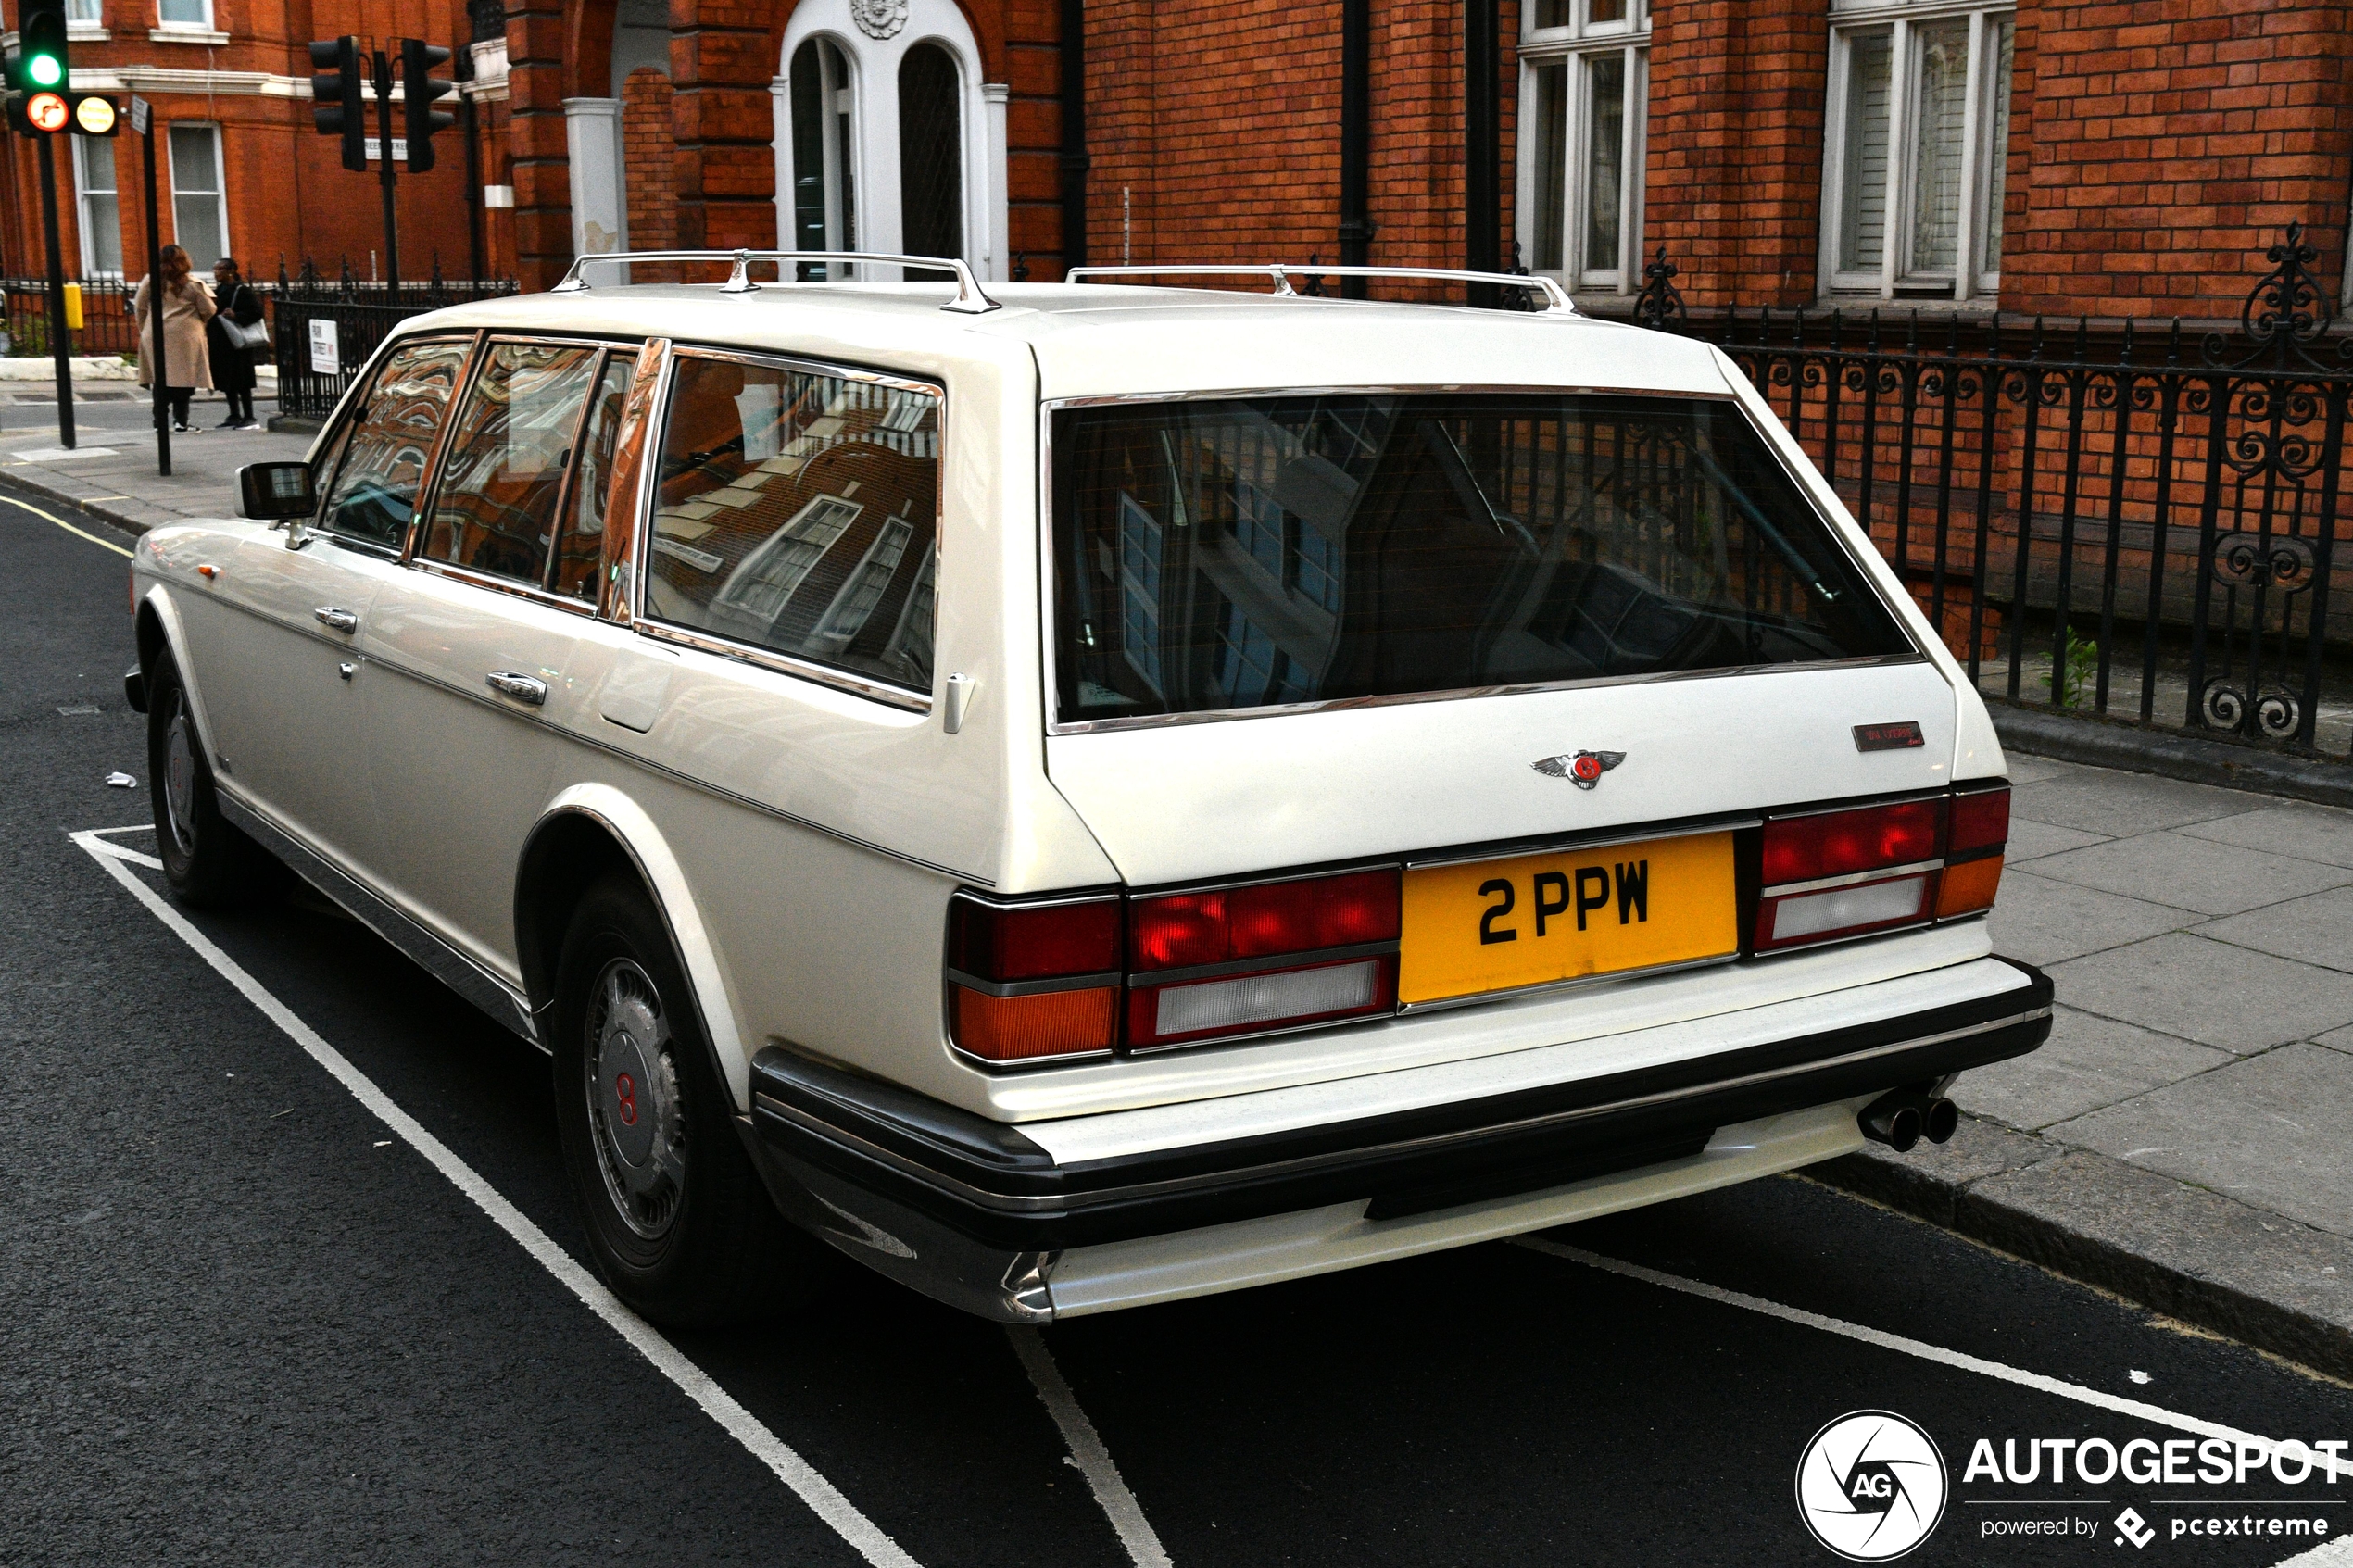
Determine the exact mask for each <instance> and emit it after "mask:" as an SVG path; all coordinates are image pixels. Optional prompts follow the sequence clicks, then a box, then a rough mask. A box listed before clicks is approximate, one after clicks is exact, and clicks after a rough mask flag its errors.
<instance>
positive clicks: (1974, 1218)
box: [1805, 1116, 2353, 1379]
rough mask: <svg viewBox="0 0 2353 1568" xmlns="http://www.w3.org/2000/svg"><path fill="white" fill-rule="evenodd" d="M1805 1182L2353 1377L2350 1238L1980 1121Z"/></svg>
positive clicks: (1846, 1159) (1845, 1162)
mask: <svg viewBox="0 0 2353 1568" xmlns="http://www.w3.org/2000/svg"><path fill="white" fill-rule="evenodd" d="M1805 1173H1806V1174H1807V1175H1810V1176H1813V1177H1815V1178H1817V1179H1818V1180H1820V1181H1822V1182H1824V1183H1826V1184H1828V1185H1831V1186H1834V1187H1838V1188H1841V1189H1843V1190H1844V1191H1847V1192H1851V1193H1854V1194H1856V1196H1858V1197H1863V1198H1871V1199H1874V1200H1876V1201H1878V1202H1881V1203H1884V1204H1886V1205H1887V1206H1888V1207H1889V1208H1891V1209H1895V1210H1900V1211H1902V1212H1904V1213H1906V1214H1910V1215H1912V1216H1914V1217H1915V1218H1918V1219H1921V1220H1926V1221H1928V1222H1929V1223H1931V1224H1935V1225H1939V1226H1942V1227H1943V1228H1944V1229H1946V1230H1950V1231H1954V1232H1957V1234H1959V1235H1961V1236H1968V1237H1969V1238H1970V1239H1971V1240H1975V1241H1981V1242H1983V1243H1985V1244H1986V1245H1987V1246H1990V1247H1994V1248H1998V1249H2000V1250H2001V1251H2004V1252H2007V1253H2010V1254H2012V1255H2013V1256H2015V1257H2019V1258H2023V1259H2025V1260H2026V1261H2029V1262H2032V1263H2037V1264H2040V1265H2042V1266H2043V1267H2045V1268H2047V1269H2049V1270H2050V1271H2052V1272H2053V1273H2058V1274H2063V1275H2065V1276H2066V1277H2068V1278H2070V1279H2073V1280H2079V1281H2081V1282H2082V1283H2083V1284H2086V1285H2092V1286H2099V1287H2101V1288H2103V1289H2106V1290H2111V1291H2114V1292H2115V1293H2116V1294H2118V1295H2120V1296H2122V1297H2126V1298H2129V1299H2131V1300H2133V1301H2137V1302H2139V1303H2140V1304H2142V1305H2143V1306H2145V1307H2148V1308H2151V1309H2153V1310H2154V1311H2159V1312H2163V1313H2165V1314H2166V1315H2167V1316H2169V1317H2173V1318H2178V1319H2180V1320H2181V1321H2183V1323H2192V1324H2195V1325H2196V1326H2197V1327H2199V1328H2205V1329H2210V1330H2212V1331H2213V1332H2215V1333H2217V1334H2221V1335H2225V1336H2229V1337H2231V1338H2233V1339H2235V1340H2238V1341H2240V1342H2241V1343H2243V1344H2246V1345H2252V1346H2254V1347H2256V1348H2258V1349H2262V1350H2269V1351H2271V1353H2273V1354H2274V1355H2278V1356H2283V1357H2285V1358H2286V1359H2287V1360H2289V1361H2296V1362H2299V1363H2301V1364H2302V1365H2304V1366H2307V1367H2310V1368H2312V1369H2313V1370H2315V1371H2317V1372H2321V1373H2325V1374H2328V1375H2330V1376H2333V1377H2338V1378H2346V1379H2353V1239H2348V1238H2347V1237H2344V1236H2334V1235H2332V1234H2331V1233H2329V1232H2327V1231H2322V1230H2315V1229H2313V1228H2312V1227H2311V1226H2309V1225H2304V1224H2299V1223H2296V1221H2293V1220H2289V1219H2286V1218H2284V1217H2283V1216H2280V1215H2274V1214H2267V1213H2265V1212H2264V1211H2262V1210H2257V1209H2251V1208H2249V1207H2247V1206H2246V1204H2243V1203H2240V1202H2238V1201H2236V1200H2235V1199H2233V1198H2224V1197H2222V1196H2221V1195H2220V1194H2218V1193H2213V1192H2208V1191H2207V1190H2205V1189H2203V1188H2200V1187H2194V1186H2190V1185H2186V1184H2184V1183H2182V1182H2177V1181H2175V1180H2173V1179H2172V1178H2171V1177H2170V1176H2162V1175H2158V1174H2157V1173H2154V1172H2150V1171H2144V1170H2141V1169H2140V1168H2139V1167H2137V1166H2133V1165H2128V1164H2126V1163H2125V1162H2124V1161H2122V1160H2112V1159H2109V1158H2108V1156H2106V1155H2102V1154H2095V1153H2092V1152H2090V1151H2088V1150H2085V1149H2079V1148H2070V1147H2069V1146H2067V1145H2064V1144H2060V1143H2056V1142H2054V1141H2052V1140H2050V1139H2047V1138H2041V1137H2035V1136H2032V1135H2027V1134H2023V1133H2016V1132H2012V1131H2010V1130H2009V1129H2008V1128H2007V1127H2004V1126H2001V1125H2000V1124H1999V1123H1993V1122H1987V1121H1984V1120H1982V1119H1980V1118H1977V1117H1974V1116H1964V1117H1962V1118H1961V1126H1960V1131H1959V1132H1958V1133H1957V1134H1956V1135H1955V1136H1954V1139H1953V1141H1952V1142H1951V1143H1949V1144H1946V1145H1945V1146H1944V1147H1943V1148H1935V1147H1933V1146H1931V1145H1925V1144H1924V1145H1922V1146H1920V1147H1919V1148H1917V1149H1915V1150H1914V1151H1913V1152H1912V1153H1910V1154H1908V1155H1903V1154H1896V1153H1894V1151H1893V1150H1889V1149H1883V1148H1876V1147H1874V1148H1869V1149H1867V1150H1865V1151H1863V1152H1862V1153H1859V1154H1849V1155H1843V1156H1841V1157H1840V1158H1838V1159H1836V1160H1827V1161H1825V1162H1823V1163H1822V1164H1819V1165H1815V1166H1812V1167H1809V1168H1808V1169H1807V1170H1806V1172H1805Z"/></svg>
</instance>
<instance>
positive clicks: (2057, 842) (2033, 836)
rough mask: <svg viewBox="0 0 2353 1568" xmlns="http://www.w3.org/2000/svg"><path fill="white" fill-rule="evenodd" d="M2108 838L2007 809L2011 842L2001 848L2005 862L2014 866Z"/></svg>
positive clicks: (2100, 842) (2104, 842)
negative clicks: (2035, 818) (2024, 861)
mask: <svg viewBox="0 0 2353 1568" xmlns="http://www.w3.org/2000/svg"><path fill="white" fill-rule="evenodd" d="M2107 842H2108V840H2107V839H2106V838H2105V837H2103V836H2102V835H2101V834H2096V833H2085V832H2083V831H2082V830H2081V829H2080V828H2063V827H2059V826H2057V825H2055V824H2053V823H2050V822H2036V821H2034V820H2033V819H2032V818H2031V817H2021V816H2020V815H2019V814H2018V813H2017V812H2016V811H2015V810H2013V811H2012V812H2011V813H2010V842H2009V847H2007V849H2005V850H2004V851H2003V854H2004V856H2005V858H2006V859H2007V861H2008V863H2009V864H2011V865H2013V866H2015V865H2017V864H2019V863H2020V861H2022V860H2032V859H2040V858H2041V857H2042V856H2045V855H2056V854H2057V853H2058V852H2059V851H2060V850H2062V849H2081V848H2082V847H2084V846H2085V845H2087V844H2106V843H2107Z"/></svg>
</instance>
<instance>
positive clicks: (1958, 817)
mask: <svg viewBox="0 0 2353 1568" xmlns="http://www.w3.org/2000/svg"><path fill="white" fill-rule="evenodd" d="M1950 836H1951V843H1950V844H1948V845H1947V846H1946V847H1945V850H1944V854H1945V858H1946V859H1954V860H1958V859H1964V858H1965V857H1968V856H1969V855H1972V854H1982V853H1986V852H1988V851H1992V850H1998V849H2000V848H2001V847H2003V846H2004V845H2006V844H2007V843H2008V842H2009V839H2010V786H2009V785H2007V784H2001V785H1998V786H1996V787H1995V788H1993V789H1981V790H1973V791H1971V792H1970V793H1969V794H1967V795H1956V796H1954V797H1953V828H1952V833H1951V835H1950Z"/></svg>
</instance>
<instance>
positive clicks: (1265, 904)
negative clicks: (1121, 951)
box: [1127, 871, 1399, 970]
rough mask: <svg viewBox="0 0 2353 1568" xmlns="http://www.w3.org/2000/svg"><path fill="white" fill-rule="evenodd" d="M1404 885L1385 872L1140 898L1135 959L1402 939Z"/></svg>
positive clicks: (1179, 962) (1131, 952)
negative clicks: (1400, 893)
mask: <svg viewBox="0 0 2353 1568" xmlns="http://www.w3.org/2000/svg"><path fill="white" fill-rule="evenodd" d="M1397 889H1398V882H1397V872H1394V871H1378V872H1350V873H1348V874H1346V875H1342V876H1321V877H1310V878H1308V879H1306V880H1305V881H1302V882H1272V883H1265V884H1261V885H1259V886H1256V887H1236V888H1228V889H1226V890H1223V891H1220V892H1215V893H1172V894H1167V895H1164V896H1163V897H1158V898H1139V899H1137V900H1136V901H1135V903H1134V904H1133V905H1132V906H1131V908H1130V910H1129V915H1128V926H1127V930H1128V938H1127V947H1128V957H1129V961H1130V964H1131V966H1132V967H1133V968H1135V969H1138V970H1161V969H1190V968H1193V967H1195V966H1197V965H1200V964H1213V963H1230V962H1232V961H1234V960H1238V959H1257V958H1266V957H1270V956H1272V955H1276V954H1281V953H1312V952H1315V951H1318V950H1320V949H1323V948H1327V947H1359V946H1362V945H1363V944H1365V943H1367V942H1394V941H1396V940H1397V924H1398V919H1399V914H1398V910H1399V904H1398V892H1397Z"/></svg>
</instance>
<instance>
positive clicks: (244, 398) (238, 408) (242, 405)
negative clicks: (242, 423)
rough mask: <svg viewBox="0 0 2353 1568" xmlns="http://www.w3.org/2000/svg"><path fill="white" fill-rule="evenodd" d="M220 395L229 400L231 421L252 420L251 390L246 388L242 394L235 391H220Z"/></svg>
mask: <svg viewBox="0 0 2353 1568" xmlns="http://www.w3.org/2000/svg"><path fill="white" fill-rule="evenodd" d="M220 395H221V396H223V397H226V398H227V399H228V400H229V418H230V419H231V420H251V419H252V418H253V388H251V387H246V388H245V390H244V391H242V392H239V391H235V390H233V389H226V390H223V391H222V393H221V394H220Z"/></svg>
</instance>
